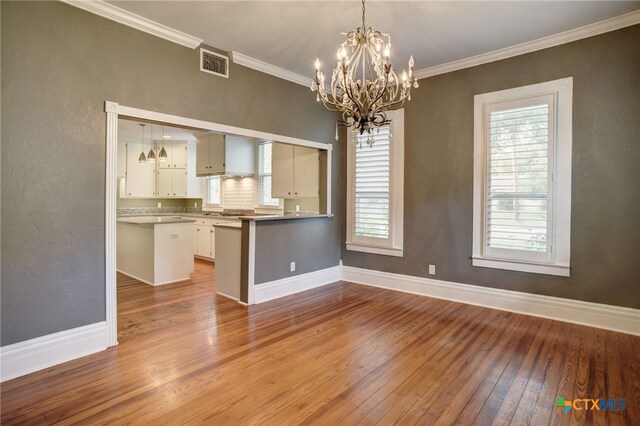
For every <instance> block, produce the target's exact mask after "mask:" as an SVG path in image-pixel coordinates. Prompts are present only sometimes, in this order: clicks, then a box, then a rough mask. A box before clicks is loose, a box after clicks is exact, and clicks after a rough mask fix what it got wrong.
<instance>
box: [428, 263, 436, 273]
mask: <svg viewBox="0 0 640 426" xmlns="http://www.w3.org/2000/svg"><path fill="white" fill-rule="evenodd" d="M435 274H436V265H429V275H435Z"/></svg>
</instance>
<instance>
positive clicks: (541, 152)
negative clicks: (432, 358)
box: [472, 78, 573, 276]
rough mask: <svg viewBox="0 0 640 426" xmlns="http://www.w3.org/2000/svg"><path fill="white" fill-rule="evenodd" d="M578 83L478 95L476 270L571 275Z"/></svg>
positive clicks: (553, 82) (475, 182)
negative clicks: (574, 114)
mask: <svg viewBox="0 0 640 426" xmlns="http://www.w3.org/2000/svg"><path fill="white" fill-rule="evenodd" d="M572 92H573V80H572V79H571V78H566V79H562V80H556V81H551V82H547V83H540V84H534V85H531V86H525V87H519V88H515V89H509V90H502V91H499V92H493V93H486V94H483V95H477V96H476V97H475V101H474V111H475V119H474V120H475V121H474V131H475V135H474V211H473V218H474V227H473V262H472V263H473V265H474V266H482V267H489V268H498V269H509V270H515V271H523V272H535V273H542V274H551V275H561V276H569V256H570V231H571V229H570V222H571V138H572V128H571V126H572V116H571V115H572Z"/></svg>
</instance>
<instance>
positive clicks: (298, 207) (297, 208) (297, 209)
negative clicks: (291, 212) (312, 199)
mask: <svg viewBox="0 0 640 426" xmlns="http://www.w3.org/2000/svg"><path fill="white" fill-rule="evenodd" d="M296 211H297V212H299V211H300V204H296Z"/></svg>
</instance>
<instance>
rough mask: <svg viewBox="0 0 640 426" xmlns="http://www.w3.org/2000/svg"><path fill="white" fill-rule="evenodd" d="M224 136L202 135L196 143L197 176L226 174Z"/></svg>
mask: <svg viewBox="0 0 640 426" xmlns="http://www.w3.org/2000/svg"><path fill="white" fill-rule="evenodd" d="M224 148H225V143H224V135H202V136H199V137H198V141H197V142H196V176H210V175H213V174H223V173H224Z"/></svg>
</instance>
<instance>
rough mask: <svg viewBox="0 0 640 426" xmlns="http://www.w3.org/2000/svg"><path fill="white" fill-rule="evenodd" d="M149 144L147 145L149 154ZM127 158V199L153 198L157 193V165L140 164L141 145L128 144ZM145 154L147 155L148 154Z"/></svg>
mask: <svg viewBox="0 0 640 426" xmlns="http://www.w3.org/2000/svg"><path fill="white" fill-rule="evenodd" d="M149 146H150V145H149V144H146V145H145V148H147V152H148V149H149ZM126 151H127V154H126V158H127V166H126V171H127V179H126V184H125V194H126V197H131V198H153V197H155V195H156V194H155V191H156V174H155V171H156V168H155V164H139V163H138V157H139V156H140V153H141V152H142V146H141V144H140V143H131V142H129V143H127V144H126ZM147 152H145V155H146V153H147Z"/></svg>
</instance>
